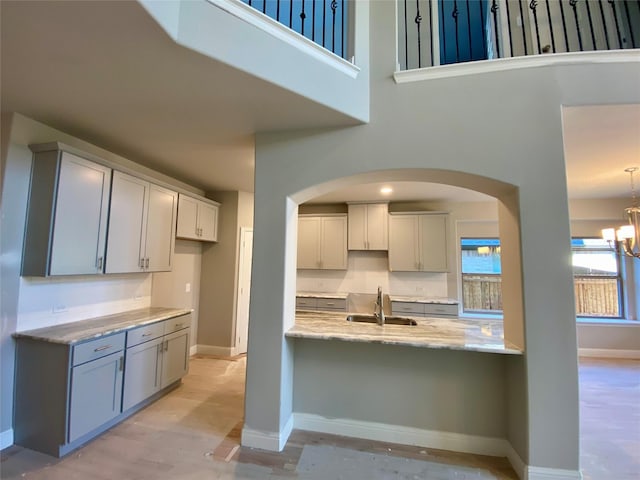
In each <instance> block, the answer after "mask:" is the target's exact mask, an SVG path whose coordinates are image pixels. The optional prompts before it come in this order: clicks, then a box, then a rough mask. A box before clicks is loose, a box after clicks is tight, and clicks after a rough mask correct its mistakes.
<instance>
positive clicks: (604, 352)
mask: <svg viewBox="0 0 640 480" xmlns="http://www.w3.org/2000/svg"><path fill="white" fill-rule="evenodd" d="M578 355H579V356H581V357H594V358H630V359H634V360H640V350H620V349H615V348H579V349H578Z"/></svg>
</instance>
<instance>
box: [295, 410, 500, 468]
mask: <svg viewBox="0 0 640 480" xmlns="http://www.w3.org/2000/svg"><path fill="white" fill-rule="evenodd" d="M293 417H294V420H293V424H294V428H296V429H301V430H311V431H314V432H322V433H331V434H334V435H344V436H346V437H356V438H366V439H368V440H378V441H383V442H392V443H401V444H403V445H414V446H420V447H427V448H438V449H442V450H453V451H456V452H464V453H475V454H478V455H493V456H500V457H504V456H507V450H508V446H509V443H508V442H507V441H506V440H505V439H503V438H493V437H481V436H476V435H465V434H461V433H451V432H440V431H435V430H423V429H418V428H413V427H405V426H401V425H389V424H385V423H376V422H363V421H360V420H351V419H344V418H325V417H322V416H320V415H313V414H308V413H294V414H293Z"/></svg>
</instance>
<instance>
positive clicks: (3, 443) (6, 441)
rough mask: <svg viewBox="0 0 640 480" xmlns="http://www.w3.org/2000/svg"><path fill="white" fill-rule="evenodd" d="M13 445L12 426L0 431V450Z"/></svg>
mask: <svg viewBox="0 0 640 480" xmlns="http://www.w3.org/2000/svg"><path fill="white" fill-rule="evenodd" d="M11 445H13V428H10V429H8V430H5V431H4V432H0V450H4V449H5V448H7V447H10V446H11Z"/></svg>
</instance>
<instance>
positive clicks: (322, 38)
mask: <svg viewBox="0 0 640 480" xmlns="http://www.w3.org/2000/svg"><path fill="white" fill-rule="evenodd" d="M242 2H244V3H246V4H247V5H249V6H251V7H253V8H255V9H256V10H258V11H260V12H262V13H264V14H265V15H268V16H269V17H271V18H273V19H274V20H276V21H278V22H280V23H281V24H283V25H285V26H287V27H289V28H290V29H292V30H294V31H296V32H298V33H299V34H301V35H303V36H305V37H307V38H308V39H310V40H312V41H313V42H315V43H317V44H318V45H320V46H322V47H324V48H326V49H327V50H330V51H331V52H333V53H335V54H336V55H339V56H340V57H342V58H347V55H348V53H347V50H348V47H347V40H348V38H347V20H348V18H347V17H348V14H349V12H348V9H349V1H348V0H242Z"/></svg>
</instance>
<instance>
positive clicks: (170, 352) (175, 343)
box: [161, 328, 189, 388]
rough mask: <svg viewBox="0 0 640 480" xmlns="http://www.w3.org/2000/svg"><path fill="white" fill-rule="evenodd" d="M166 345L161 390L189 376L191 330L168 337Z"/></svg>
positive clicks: (165, 341)
mask: <svg viewBox="0 0 640 480" xmlns="http://www.w3.org/2000/svg"><path fill="white" fill-rule="evenodd" d="M164 344H165V348H164V350H163V351H162V377H161V378H162V382H161V388H164V387H166V386H168V385H171V384H172V383H173V382H175V381H177V380H180V379H181V378H182V377H184V376H185V375H186V374H187V371H188V369H189V329H188V328H187V329H184V330H179V331H177V332H174V333H171V334H169V335H166V336H165V337H164Z"/></svg>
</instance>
